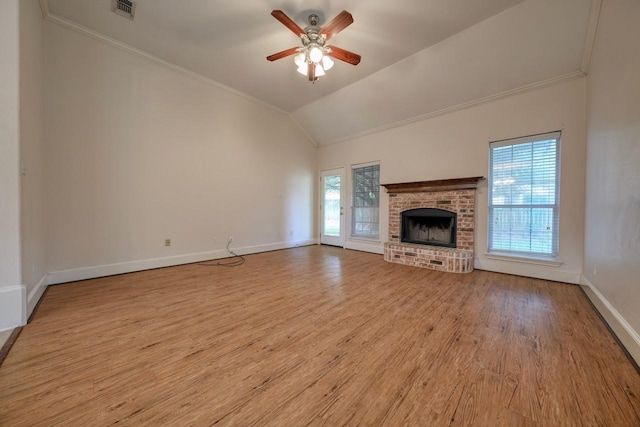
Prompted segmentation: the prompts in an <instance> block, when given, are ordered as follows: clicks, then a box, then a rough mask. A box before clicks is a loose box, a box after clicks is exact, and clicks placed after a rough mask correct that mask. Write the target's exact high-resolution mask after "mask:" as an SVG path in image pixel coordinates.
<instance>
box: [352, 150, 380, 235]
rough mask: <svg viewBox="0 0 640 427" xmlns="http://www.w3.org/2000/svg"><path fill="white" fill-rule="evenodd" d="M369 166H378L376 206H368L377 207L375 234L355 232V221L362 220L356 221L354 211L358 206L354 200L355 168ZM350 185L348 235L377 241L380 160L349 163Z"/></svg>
mask: <svg viewBox="0 0 640 427" xmlns="http://www.w3.org/2000/svg"><path fill="white" fill-rule="evenodd" d="M371 166H377V167H378V186H377V187H378V188H377V194H378V197H377V199H376V200H377V206H369V207H375V208H377V209H378V214H377V215H378V221H377V224H378V233H377V234H376V235H372V234H358V233H356V223H357V222H363V221H356V214H357V213H356V211H357V209H358V208H359V207H358V206H356V202H355V198H356V184H357V183H356V170H357V169H362V168H367V167H371ZM350 178H351V183H350V184H351V185H350V186H349V188H350V192H351V194H350V200H351V212H350V213H351V223H350V230H349V237H350V238H351V239H363V240H374V241H379V240H380V196H381V192H380V161H373V162H367V163H357V164H352V165H351V177H350Z"/></svg>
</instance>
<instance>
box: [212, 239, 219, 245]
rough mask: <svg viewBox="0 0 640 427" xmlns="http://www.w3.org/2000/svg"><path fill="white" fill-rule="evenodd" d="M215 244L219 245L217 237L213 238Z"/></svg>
mask: <svg viewBox="0 0 640 427" xmlns="http://www.w3.org/2000/svg"><path fill="white" fill-rule="evenodd" d="M213 244H214V245H217V244H218V239H216V238H215V237H214V238H213Z"/></svg>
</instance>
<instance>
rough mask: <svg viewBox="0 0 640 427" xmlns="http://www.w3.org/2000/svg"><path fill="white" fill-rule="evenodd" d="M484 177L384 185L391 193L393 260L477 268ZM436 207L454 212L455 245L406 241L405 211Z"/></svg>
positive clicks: (388, 256)
mask: <svg viewBox="0 0 640 427" xmlns="http://www.w3.org/2000/svg"><path fill="white" fill-rule="evenodd" d="M481 179H483V178H482V177H473V178H459V179H446V180H438V181H421V182H407V183H399V184H383V187H385V188H386V189H387V193H388V194H389V239H388V241H387V242H386V243H385V245H384V259H385V260H386V261H389V262H395V263H399V264H406V265H412V266H416V267H423V268H430V269H432V270H439V271H446V272H452V273H469V272H471V271H473V250H474V236H475V234H474V231H475V205H476V188H477V185H478V181H480V180H481ZM422 208H432V209H434V210H438V211H446V212H449V213H454V214H455V217H456V218H457V221H456V222H454V224H455V233H456V235H455V239H454V240H455V242H456V244H455V247H444V246H433V245H430V244H416V243H410V242H407V241H402V240H403V238H402V230H401V228H402V223H403V221H402V213H403V212H409V211H411V210H415V209H422Z"/></svg>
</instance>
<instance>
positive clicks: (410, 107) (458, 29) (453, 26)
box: [45, 0, 595, 145]
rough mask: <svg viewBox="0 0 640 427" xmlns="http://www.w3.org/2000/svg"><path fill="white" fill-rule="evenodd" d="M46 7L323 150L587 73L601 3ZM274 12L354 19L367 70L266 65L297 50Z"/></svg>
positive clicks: (158, 2)
mask: <svg viewBox="0 0 640 427" xmlns="http://www.w3.org/2000/svg"><path fill="white" fill-rule="evenodd" d="M594 1H595V0H594ZM45 3H48V6H47V7H45V9H48V11H49V12H48V14H49V16H50V17H51V18H53V19H57V20H63V21H69V22H71V23H73V24H75V25H76V26H81V27H85V28H87V29H89V30H90V31H92V32H94V33H98V34H102V35H105V36H107V37H108V38H111V39H115V40H117V41H119V42H122V43H124V44H127V45H130V46H132V47H134V48H137V49H140V50H143V51H145V52H147V53H149V54H151V55H153V56H156V57H159V58H161V59H163V60H165V61H167V62H170V63H173V64H176V65H179V66H181V67H184V68H186V69H189V70H191V71H193V72H195V73H198V74H201V75H203V76H205V77H206V78H209V79H211V80H214V81H216V82H219V83H221V84H223V85H225V86H228V87H230V88H232V89H235V90H236V91H239V92H242V93H244V94H247V95H249V96H250V97H253V98H256V99H258V100H261V101H263V102H264V103H266V104H269V105H271V106H273V107H276V108H278V109H280V110H283V111H285V112H288V113H291V115H292V117H293V118H294V119H295V120H296V121H298V123H299V124H300V125H301V126H302V127H303V128H304V129H305V130H306V131H307V133H308V134H309V135H310V137H311V138H312V139H313V140H314V141H315V142H316V143H317V144H320V145H321V144H327V143H332V142H336V141H339V140H343V139H346V138H349V137H352V136H354V135H360V134H364V133H367V132H370V131H372V130H374V129H379V128H383V127H387V126H392V125H394V124H397V123H399V122H405V121H407V120H411V119H414V118H416V117H421V116H425V115H428V114H432V113H434V112H437V111H442V110H445V109H448V108H451V107H454V106H456V105H461V104H465V103H470V102H473V101H477V100H479V99H483V98H487V97H491V96H493V95H496V94H499V93H504V92H508V91H512V90H514V89H517V88H521V87H524V86H527V85H531V84H535V83H538V82H541V81H548V80H550V79H554V78H559V77H561V76H566V75H570V74H571V73H576V72H580V71H581V69H582V68H584V66H583V58H584V57H585V55H586V56H587V57H588V52H586V51H587V50H588V49H587V48H588V47H589V46H590V43H589V37H590V36H592V34H591V33H592V32H590V31H589V28H590V25H589V18H590V11H591V3H592V0H526V1H524V0H476V1H470V0H395V1H390V0H379V1H376V2H363V1H361V0H360V1H355V0H343V1H332V0H318V1H317V2H316V3H315V4H310V2H308V1H301V0H289V1H281V0H240V1H213V0H189V1H184V2H176V1H170V0H137V7H136V14H135V19H134V20H133V21H131V20H128V19H126V18H123V17H121V16H118V15H116V14H114V13H112V12H111V0H92V1H87V0H48V1H47V2H45ZM310 6H312V7H310ZM273 9H281V10H283V11H284V12H285V13H286V14H287V15H288V16H290V17H291V18H292V19H293V20H294V21H296V23H298V25H300V26H301V27H305V26H306V25H307V18H308V16H309V14H310V13H316V14H318V15H319V16H320V25H321V26H322V25H324V24H325V23H326V22H327V21H328V20H330V19H331V18H333V17H334V16H336V15H337V14H338V13H339V12H340V11H342V10H348V11H349V12H351V14H352V15H353V17H354V23H353V24H351V25H350V26H349V27H347V28H346V29H345V30H343V31H342V32H341V33H340V34H338V35H337V36H335V37H334V38H333V39H332V41H331V44H334V45H336V46H339V47H342V48H344V49H347V50H350V51H353V52H355V53H358V54H360V55H362V61H361V62H360V64H359V65H357V66H355V67H354V66H352V65H349V64H346V63H342V62H340V61H336V62H337V63H336V66H335V67H334V68H333V69H331V70H330V71H328V72H327V76H325V77H323V78H322V79H321V80H320V81H318V82H316V83H315V84H312V83H310V82H309V81H308V80H307V79H306V78H305V77H304V76H301V75H300V74H298V73H297V72H296V69H295V66H294V64H293V60H292V59H291V58H284V59H281V60H278V61H275V62H269V61H267V60H266V56H268V55H270V54H272V53H275V52H279V51H281V50H284V49H287V48H290V47H294V46H298V45H299V43H300V42H299V39H298V38H297V37H296V36H295V35H294V34H293V33H292V32H291V31H289V30H288V29H287V28H286V27H284V26H283V25H282V24H281V23H279V22H278V21H277V20H276V19H274V18H273V17H272V16H271V15H270V13H271V11H272V10H273ZM592 19H593V18H592ZM592 26H593V23H592ZM582 71H586V70H582Z"/></svg>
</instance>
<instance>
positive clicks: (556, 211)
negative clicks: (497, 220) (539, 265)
mask: <svg viewBox="0 0 640 427" xmlns="http://www.w3.org/2000/svg"><path fill="white" fill-rule="evenodd" d="M547 140H555V149H556V150H555V151H556V152H555V171H554V173H555V182H554V193H555V200H554V203H552V204H549V203H533V201H530V203H522V204H517V203H510V204H496V203H494V200H493V192H494V151H493V149H494V148H500V147H507V146H511V147H513V146H516V145H521V144H529V143H535V142H540V141H547ZM561 146H562V131H554V132H546V133H541V134H536V135H529V136H524V137H519V138H510V139H504V140H499V141H493V142H490V143H489V180H488V187H489V188H488V212H487V221H488V227H487V254H488V255H497V256H504V257H507V258H514V259H516V258H521V259H532V260H535V259H540V260H557V259H558V256H559V252H560V251H559V246H560V184H561V182H560V166H561ZM531 159H532V162H533V156H532V157H531ZM496 207H498V208H501V209H523V208H524V209H527V208H528V209H552V213H553V219H552V238H551V251H550V252H537V251H521V250H513V249H503V248H495V247H494V246H495V245H494V240H495V237H496V236H495V235H494V227H493V224H494V210H495V208H496ZM532 222H533V221H531V220H530V221H529V224H530V225H531V224H532ZM529 233H530V234H529V236H530V239H531V233H533V231H532V229H531V228H530V230H529Z"/></svg>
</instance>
